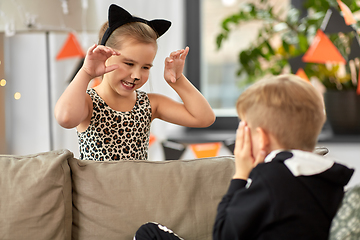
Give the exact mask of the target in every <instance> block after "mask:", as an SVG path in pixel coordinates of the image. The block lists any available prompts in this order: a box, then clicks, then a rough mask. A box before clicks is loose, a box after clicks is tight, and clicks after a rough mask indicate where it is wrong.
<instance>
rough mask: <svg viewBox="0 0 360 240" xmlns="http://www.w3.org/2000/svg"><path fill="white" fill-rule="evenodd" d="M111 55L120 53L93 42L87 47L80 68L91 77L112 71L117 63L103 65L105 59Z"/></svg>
mask: <svg viewBox="0 0 360 240" xmlns="http://www.w3.org/2000/svg"><path fill="white" fill-rule="evenodd" d="M113 55H116V56H119V55H120V53H119V52H117V51H115V50H113V49H112V48H109V47H105V46H102V45H96V44H94V45H93V46H92V47H90V48H89V49H88V51H87V53H86V57H85V61H84V65H83V66H82V68H83V70H84V71H85V72H86V73H87V74H88V75H89V76H90V77H91V78H95V77H99V76H102V75H104V74H105V73H108V72H111V71H114V70H115V69H117V68H118V67H119V66H118V65H111V66H106V65H105V62H106V60H107V59H108V58H109V57H111V56H113Z"/></svg>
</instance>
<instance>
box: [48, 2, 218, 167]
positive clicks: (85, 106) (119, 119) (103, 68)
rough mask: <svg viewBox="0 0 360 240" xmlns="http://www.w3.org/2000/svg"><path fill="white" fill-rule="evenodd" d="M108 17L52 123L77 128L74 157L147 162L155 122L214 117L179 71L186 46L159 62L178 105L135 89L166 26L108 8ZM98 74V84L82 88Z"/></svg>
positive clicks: (187, 122) (200, 121) (205, 122)
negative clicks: (77, 140) (175, 94)
mask: <svg viewBox="0 0 360 240" xmlns="http://www.w3.org/2000/svg"><path fill="white" fill-rule="evenodd" d="M108 19H109V21H108V22H107V23H106V24H105V25H104V27H103V29H102V30H101V31H100V36H99V38H100V41H99V45H94V46H92V47H90V48H89V49H88V51H87V54H86V57H85V61H84V64H83V66H82V67H81V69H80V70H79V71H78V73H77V75H76V76H75V77H74V79H73V81H72V82H71V83H70V85H69V86H68V87H67V89H66V90H65V91H64V93H63V94H62V95H61V97H60V98H59V100H58V102H57V103H56V106H55V118H56V120H57V121H58V123H59V124H60V125H61V126H62V127H64V128H73V127H76V128H77V132H78V138H79V145H80V158H81V159H90V160H97V161H104V160H120V159H127V160H129V159H138V160H147V158H148V156H147V150H148V145H149V135H150V123H151V121H152V120H154V119H155V118H159V119H162V120H164V121H168V122H171V123H174V124H179V125H182V126H187V127H207V126H209V125H211V124H212V123H213V122H214V120H215V115H214V113H213V111H212V109H211V107H210V105H209V103H208V102H207V101H206V99H205V98H204V97H203V96H202V95H201V93H200V92H199V91H198V90H197V89H196V88H195V87H194V86H193V85H192V84H191V83H190V82H189V81H188V79H187V78H186V77H185V76H184V75H183V73H182V72H183V68H184V63H185V59H186V56H187V54H188V52H189V48H188V47H186V48H185V49H182V50H178V51H175V52H172V53H171V54H170V56H169V57H167V58H166V59H165V70H164V78H165V80H166V81H167V82H168V83H169V85H170V86H171V87H172V88H173V89H174V90H175V91H176V92H177V93H178V94H179V96H180V98H181V100H182V103H179V102H176V101H173V100H172V99H170V98H168V97H165V96H163V95H160V94H154V93H151V94H150V93H149V94H146V93H145V92H142V91H139V90H138V89H139V88H140V87H141V86H143V85H144V84H145V83H146V82H147V80H148V77H149V71H150V68H151V67H152V63H153V60H154V58H155V55H156V51H157V43H156V41H157V38H158V37H160V36H161V35H162V34H164V33H165V32H166V31H167V30H168V29H169V27H170V25H171V23H170V22H169V21H166V20H161V19H160V20H159V19H158V20H152V21H147V20H145V19H142V18H138V17H134V16H132V15H131V14H130V13H128V12H127V11H126V10H124V9H123V8H121V7H119V6H117V5H114V4H113V5H111V6H110V8H109V16H108ZM98 76H102V77H103V80H102V82H101V83H100V84H99V85H98V86H96V87H94V88H93V89H89V90H87V87H88V83H89V81H90V80H91V79H93V78H95V77H98Z"/></svg>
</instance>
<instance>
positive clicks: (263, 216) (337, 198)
mask: <svg viewBox="0 0 360 240" xmlns="http://www.w3.org/2000/svg"><path fill="white" fill-rule="evenodd" d="M236 108H237V111H238V115H239V118H240V119H241V122H240V124H239V128H238V130H237V134H236V143H235V150H234V155H235V174H234V177H233V180H232V181H231V183H230V186H229V189H228V192H227V193H226V194H225V196H224V197H223V199H222V201H221V202H220V204H219V206H218V212H217V216H216V221H215V225H214V231H213V239H214V240H218V239H224V240H229V239H266V240H271V239H276V240H281V239H286V240H289V239H291V240H295V239H306V240H311V239H316V240H319V239H328V234H329V229H330V225H331V221H332V218H333V217H334V215H335V213H336V211H337V209H338V207H339V205H340V203H341V200H342V197H343V194H344V191H343V187H344V186H345V185H346V184H347V183H348V181H349V180H350V178H351V176H352V174H353V170H352V169H349V168H347V167H345V166H343V165H340V164H337V163H334V162H333V161H332V160H329V159H326V158H324V157H321V156H319V155H316V154H314V153H312V151H313V150H314V148H315V145H316V142H317V137H318V134H319V133H320V131H321V128H322V126H323V124H324V122H325V112H324V104H323V101H322V97H321V95H320V94H319V93H318V92H317V91H316V89H315V88H314V87H313V86H312V85H311V84H309V83H307V82H306V81H304V80H302V79H300V78H298V77H296V76H295V75H280V76H277V77H271V78H269V79H264V80H261V81H258V82H257V83H255V84H253V85H252V86H250V87H249V88H248V89H247V90H246V91H244V93H243V94H241V96H240V97H239V99H238V101H237V104H236Z"/></svg>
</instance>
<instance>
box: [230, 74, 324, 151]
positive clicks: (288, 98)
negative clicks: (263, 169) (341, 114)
mask: <svg viewBox="0 0 360 240" xmlns="http://www.w3.org/2000/svg"><path fill="white" fill-rule="evenodd" d="M236 109H237V112H238V115H239V117H240V119H242V118H244V117H245V119H246V121H247V123H248V124H249V125H250V126H251V127H252V128H253V129H255V128H256V127H261V128H263V129H264V130H265V131H266V132H268V133H271V134H272V135H273V136H274V137H275V139H276V140H277V142H278V143H279V144H280V146H282V147H283V148H285V149H301V150H306V151H312V150H313V149H314V148H315V145H316V142H317V138H318V135H319V133H320V131H321V129H322V126H323V124H324V122H325V119H326V117H325V109H324V103H323V99H322V96H321V95H320V93H319V92H318V91H317V90H316V89H315V88H314V87H313V86H312V85H311V84H310V83H308V82H306V81H305V80H303V79H301V78H299V77H297V76H295V75H291V74H288V75H280V76H276V77H270V78H267V79H263V80H260V81H258V82H256V83H254V84H253V85H251V86H250V87H249V88H248V89H246V90H245V91H244V92H243V93H242V94H241V95H240V97H239V98H238V100H237V103H236Z"/></svg>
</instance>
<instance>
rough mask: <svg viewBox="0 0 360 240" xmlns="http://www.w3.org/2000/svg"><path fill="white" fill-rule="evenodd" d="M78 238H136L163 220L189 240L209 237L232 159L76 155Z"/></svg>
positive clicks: (231, 170)
mask: <svg viewBox="0 0 360 240" xmlns="http://www.w3.org/2000/svg"><path fill="white" fill-rule="evenodd" d="M70 167H71V171H72V184H73V205H74V206H73V207H74V208H73V232H72V236H73V239H81V240H82V239H86V240H92V239H96V240H97V239H107V240H112V239H114V240H115V239H116V240H119V239H132V238H133V236H134V234H135V232H136V230H137V229H138V228H139V227H140V226H141V225H142V224H144V223H146V222H158V223H161V224H163V225H165V226H166V227H168V228H169V229H172V230H173V231H174V232H176V233H177V234H178V235H180V236H181V237H183V238H184V239H186V240H210V239H212V228H213V224H214V221H215V216H216V209H217V206H218V204H219V202H220V200H221V198H222V197H223V195H224V194H225V192H226V191H227V188H228V186H229V183H230V180H231V178H232V176H233V174H234V158H233V157H214V158H203V159H194V160H176V161H159V162H158V161H156V162H155V161H153V162H152V161H113V162H98V161H89V160H78V159H71V160H70Z"/></svg>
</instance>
